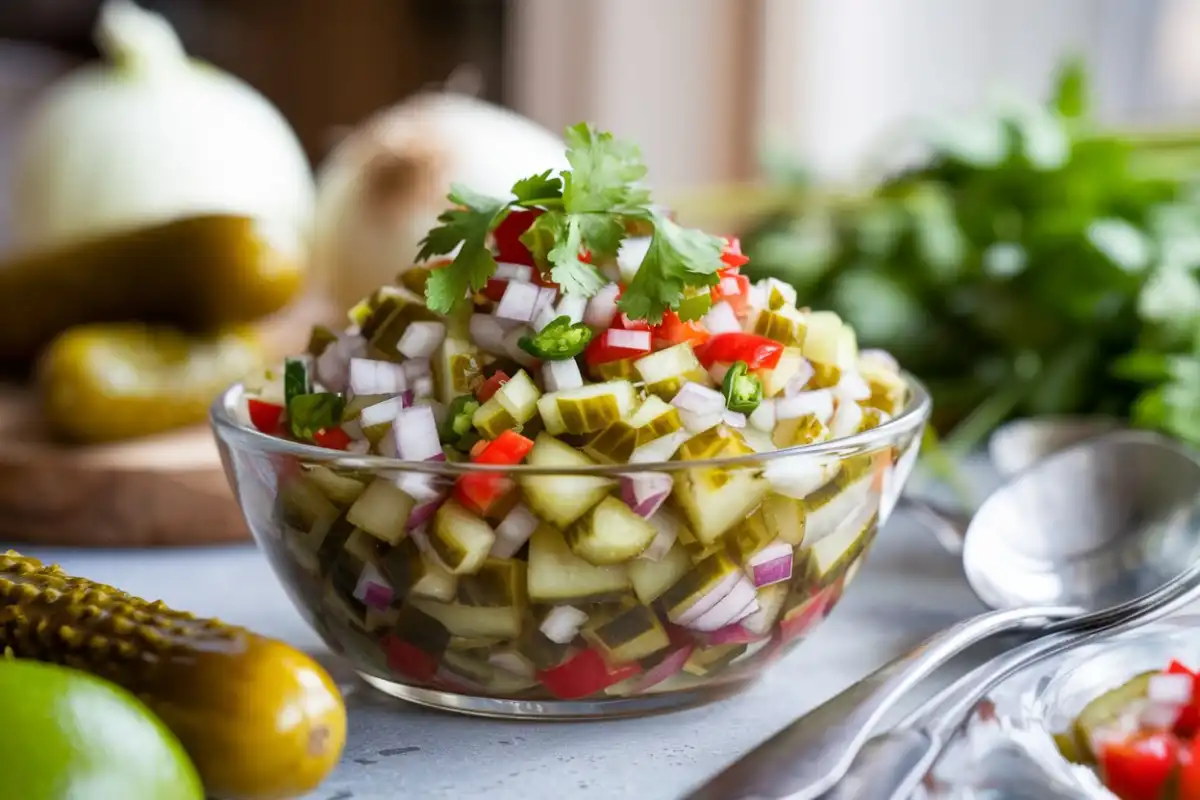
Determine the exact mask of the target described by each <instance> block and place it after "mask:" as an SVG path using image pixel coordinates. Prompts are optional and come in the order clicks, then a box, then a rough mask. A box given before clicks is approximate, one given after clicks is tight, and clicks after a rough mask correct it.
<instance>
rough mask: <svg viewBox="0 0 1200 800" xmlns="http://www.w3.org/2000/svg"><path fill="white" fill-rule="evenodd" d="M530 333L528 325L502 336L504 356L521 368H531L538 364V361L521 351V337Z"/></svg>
mask: <svg viewBox="0 0 1200 800" xmlns="http://www.w3.org/2000/svg"><path fill="white" fill-rule="evenodd" d="M531 332H532V331H531V330H530V328H529V326H528V325H521V326H518V327H516V328H513V329H512V330H511V331H509V332H508V333H506V334H504V354H505V355H507V356H508V357H509V358H511V359H512V360H513V361H515V362H517V363H518V364H520V365H521V366H522V367H528V368H533V367H536V366H537V365H538V363H539V362H538V359H536V358H534V357H533V356H531V355H530V354H529V353H526V352H525V351H524V350H522V349H521V344H520V342H521V337H523V336H528V335H529V334H530V333H531Z"/></svg>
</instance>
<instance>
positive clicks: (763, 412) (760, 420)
mask: <svg viewBox="0 0 1200 800" xmlns="http://www.w3.org/2000/svg"><path fill="white" fill-rule="evenodd" d="M749 422H750V425H751V426H752V427H754V428H757V429H758V430H760V431H763V432H764V433H771V432H772V431H774V430H775V400H774V399H772V398H767V399H766V400H763V401H762V402H761V403H759V404H758V408H756V409H754V410H753V411H752V412H750V419H749Z"/></svg>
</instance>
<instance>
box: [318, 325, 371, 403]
mask: <svg viewBox="0 0 1200 800" xmlns="http://www.w3.org/2000/svg"><path fill="white" fill-rule="evenodd" d="M366 349H367V343H366V341H365V340H364V339H363V338H362V337H361V336H359V335H357V334H339V335H338V337H337V340H336V341H334V342H331V343H330V344H329V345H328V346H327V347H326V348H325V350H324V351H323V352H322V353H321V355H319V356H317V358H316V359H315V360H314V362H313V372H314V376H315V377H316V379H317V382H318V383H320V384H321V385H322V386H324V387H326V388H327V389H329V390H330V391H332V392H344V391H346V386H347V384H348V382H349V380H350V360H351V359H352V358H357V357H360V356H362V355H363V354H364V353H365V352H366Z"/></svg>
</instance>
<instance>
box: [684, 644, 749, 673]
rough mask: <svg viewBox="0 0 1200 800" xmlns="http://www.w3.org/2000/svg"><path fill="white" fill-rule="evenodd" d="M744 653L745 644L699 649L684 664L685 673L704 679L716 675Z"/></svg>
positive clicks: (720, 645)
mask: <svg viewBox="0 0 1200 800" xmlns="http://www.w3.org/2000/svg"><path fill="white" fill-rule="evenodd" d="M744 652H746V645H744V644H719V645H715V646H713V647H704V648H697V649H695V650H693V651H692V654H691V655H690V656H688V659H687V661H685V662H683V671H684V672H687V673H688V674H690V675H696V676H698V677H702V678H703V677H708V676H711V675H715V674H716V673H718V672H720V671H721V670H722V669H724V668H725V667H727V666H729V663H730V662H732V661H733V660H734V659H735V658H737V657H738V656H740V655H741V654H742V653H744Z"/></svg>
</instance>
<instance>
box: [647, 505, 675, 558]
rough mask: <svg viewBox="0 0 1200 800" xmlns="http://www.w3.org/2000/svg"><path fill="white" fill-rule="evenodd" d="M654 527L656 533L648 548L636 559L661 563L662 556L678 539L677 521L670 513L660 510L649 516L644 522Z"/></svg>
mask: <svg viewBox="0 0 1200 800" xmlns="http://www.w3.org/2000/svg"><path fill="white" fill-rule="evenodd" d="M646 521H647V522H649V523H650V524H651V525H653V526H654V530H656V531H658V533H656V534H655V535H654V539H653V541H651V542H650V546H649V547H647V548H646V549H645V550H643V551H642V554H641V555H640V556H638V558H645V559H649V560H650V561H661V560H662V558H663V556H665V555H666V554H667V552H668V551H669V550H670V549H671V548H672V547H674V546H675V540H676V539H678V538H679V520H677V519H675V517H674V516H672V515H671V512H669V511H667V510H666V509H662V508H660V509H659V510H658V511H655V512H654V513H653V514H651V515H650V516H649V518H647V520H646Z"/></svg>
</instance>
